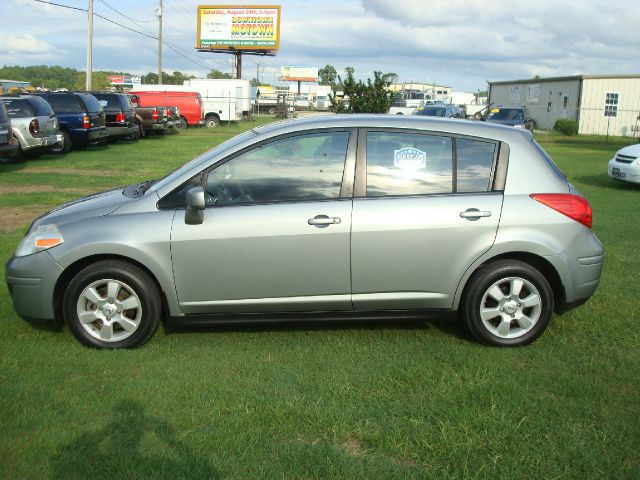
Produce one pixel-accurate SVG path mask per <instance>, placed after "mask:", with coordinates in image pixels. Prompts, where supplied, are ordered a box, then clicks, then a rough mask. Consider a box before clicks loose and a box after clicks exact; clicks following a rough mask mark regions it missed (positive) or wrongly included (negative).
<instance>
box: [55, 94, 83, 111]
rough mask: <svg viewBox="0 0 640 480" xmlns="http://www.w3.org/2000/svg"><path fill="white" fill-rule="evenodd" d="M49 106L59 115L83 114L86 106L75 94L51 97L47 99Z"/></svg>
mask: <svg viewBox="0 0 640 480" xmlns="http://www.w3.org/2000/svg"><path fill="white" fill-rule="evenodd" d="M47 101H48V102H49V105H51V108H53V111H54V112H57V113H67V112H68V113H74V112H83V111H84V106H83V105H82V104H81V103H80V100H79V99H78V97H76V96H75V95H73V94H70V95H59V94H54V95H49V97H48V98H47Z"/></svg>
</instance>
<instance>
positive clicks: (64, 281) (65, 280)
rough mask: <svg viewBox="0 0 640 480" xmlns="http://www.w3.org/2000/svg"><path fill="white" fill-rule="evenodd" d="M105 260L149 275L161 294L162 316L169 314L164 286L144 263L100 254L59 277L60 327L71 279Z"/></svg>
mask: <svg viewBox="0 0 640 480" xmlns="http://www.w3.org/2000/svg"><path fill="white" fill-rule="evenodd" d="M104 260H119V261H121V262H126V263H129V264H131V265H134V266H136V267H138V268H139V269H141V270H142V271H144V272H145V273H146V274H147V275H149V277H150V278H151V280H153V283H154V284H155V286H156V288H157V289H158V293H159V294H160V299H161V314H168V312H169V307H168V300H167V296H166V293H165V291H164V289H163V288H162V285H160V282H159V281H158V278H157V277H156V275H155V274H154V273H153V272H152V271H151V270H149V268H147V267H146V266H145V265H144V264H143V263H141V262H139V261H137V260H134V259H133V258H131V257H127V256H124V255H117V254H98V255H90V256H88V257H83V258H81V259H79V260H77V261H75V262H74V263H72V264H71V265H69V266H68V267H67V268H65V269H64V271H63V272H62V273H61V274H60V276H59V277H58V280H57V281H56V284H55V287H54V289H53V312H54V315H55V321H56V323H57V324H58V325H63V324H64V315H63V313H62V302H63V298H64V290H65V287H66V286H67V285H68V284H69V282H70V281H71V279H72V278H73V277H74V276H75V275H77V274H78V272H80V271H81V270H82V269H83V268H85V267H88V266H89V265H91V264H94V263H97V262H101V261H104Z"/></svg>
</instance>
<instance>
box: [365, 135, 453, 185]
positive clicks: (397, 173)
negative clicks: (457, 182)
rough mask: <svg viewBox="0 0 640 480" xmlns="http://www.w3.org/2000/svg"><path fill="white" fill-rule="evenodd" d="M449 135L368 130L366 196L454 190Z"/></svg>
mask: <svg viewBox="0 0 640 480" xmlns="http://www.w3.org/2000/svg"><path fill="white" fill-rule="evenodd" d="M452 179H453V173H452V141H451V138H450V137H445V136H436V135H423V134H416V133H395V132H394V133H391V132H389V133H387V132H367V196H369V197H381V196H387V195H426V194H434V193H451V191H452Z"/></svg>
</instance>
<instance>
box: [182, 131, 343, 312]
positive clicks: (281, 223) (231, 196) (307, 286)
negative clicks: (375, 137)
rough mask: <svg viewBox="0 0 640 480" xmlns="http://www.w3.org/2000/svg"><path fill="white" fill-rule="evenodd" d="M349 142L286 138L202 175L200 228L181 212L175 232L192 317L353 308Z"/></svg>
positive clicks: (331, 135)
mask: <svg viewBox="0 0 640 480" xmlns="http://www.w3.org/2000/svg"><path fill="white" fill-rule="evenodd" d="M349 136H350V132H348V131H325V132H316V133H310V134H304V135H295V136H287V137H281V138H279V139H276V140H274V141H272V142H269V143H266V144H263V145H260V146H257V147H255V148H252V149H250V150H248V151H246V152H244V153H242V154H240V155H238V156H235V157H234V158H231V159H229V160H228V161H226V162H223V163H218V164H217V166H216V167H215V168H213V169H211V170H210V171H208V172H205V173H204V180H203V183H204V185H205V189H206V195H207V204H208V207H207V208H206V210H205V213H204V222H203V223H202V224H200V225H186V224H185V222H184V215H183V213H182V211H180V210H178V211H177V212H176V216H175V219H174V223H173V229H172V239H171V251H172V260H173V266H174V277H175V284H176V289H177V294H178V299H179V302H180V305H181V307H182V309H183V311H184V312H185V313H186V314H193V313H218V312H243V313H247V312H269V311H272V312H275V311H305V310H315V311H318V310H348V309H351V301H350V300H351V299H350V294H351V274H350V261H349V257H350V232H351V209H352V199H351V191H349V188H346V189H345V185H348V183H349V181H352V176H351V179H349V178H347V177H348V175H345V179H344V181H343V173H344V170H345V160H346V158H347V150H348V148H347V147H348V144H349ZM347 164H349V162H347ZM348 170H350V171H351V175H352V172H353V168H350V169H348Z"/></svg>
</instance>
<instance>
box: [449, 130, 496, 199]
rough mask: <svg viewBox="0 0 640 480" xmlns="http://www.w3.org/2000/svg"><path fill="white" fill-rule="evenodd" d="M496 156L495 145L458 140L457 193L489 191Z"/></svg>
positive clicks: (463, 139)
mask: <svg viewBox="0 0 640 480" xmlns="http://www.w3.org/2000/svg"><path fill="white" fill-rule="evenodd" d="M495 154H496V144H495V143H489V142H482V141H478V140H470V139H467V138H457V139H456V158H457V164H458V175H457V178H458V186H457V191H458V192H463V193H465V192H466V193H469V192H486V191H488V190H489V189H490V186H491V185H490V182H491V170H492V168H493V161H494V158H495Z"/></svg>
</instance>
